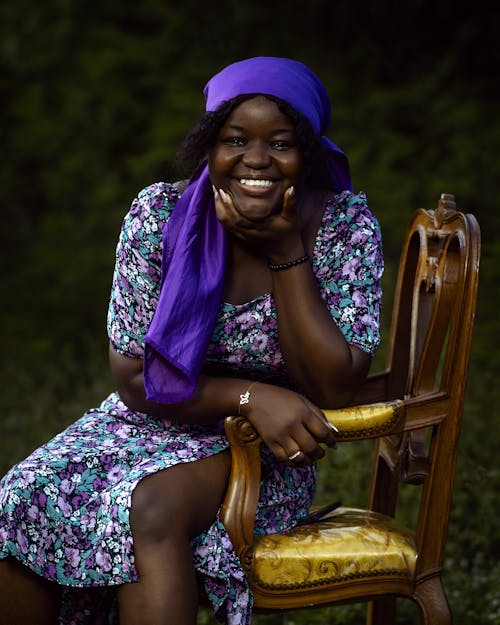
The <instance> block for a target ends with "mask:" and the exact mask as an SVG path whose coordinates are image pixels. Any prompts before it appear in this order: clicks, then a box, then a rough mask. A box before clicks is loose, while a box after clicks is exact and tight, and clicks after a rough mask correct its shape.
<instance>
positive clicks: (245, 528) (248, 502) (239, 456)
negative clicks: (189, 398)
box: [220, 416, 262, 570]
mask: <svg viewBox="0 0 500 625" xmlns="http://www.w3.org/2000/svg"><path fill="white" fill-rule="evenodd" d="M224 426H225V429H226V435H227V438H228V440H229V443H230V445H231V472H230V475H229V483H228V488H227V491H226V496H225V498H224V501H223V503H222V508H221V514H220V518H221V521H222V523H223V525H224V527H225V528H226V530H227V533H228V534H229V537H230V538H231V541H232V543H233V546H234V548H235V550H236V553H237V554H238V557H239V558H240V560H241V563H242V564H243V568H244V569H245V570H247V568H248V567H249V566H250V561H249V559H251V554H252V550H253V540H254V538H253V536H254V524H255V513H256V511H257V503H258V501H259V494H260V477H261V465H260V445H261V443H262V439H261V438H260V436H259V434H258V433H257V430H255V428H254V427H253V425H252V424H251V423H250V421H248V419H246V418H245V417H242V416H239V417H227V418H226V419H225V422H224Z"/></svg>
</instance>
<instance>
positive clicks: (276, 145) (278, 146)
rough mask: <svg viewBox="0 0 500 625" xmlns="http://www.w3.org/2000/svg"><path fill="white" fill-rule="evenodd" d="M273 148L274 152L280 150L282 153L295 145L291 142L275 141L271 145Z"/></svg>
mask: <svg viewBox="0 0 500 625" xmlns="http://www.w3.org/2000/svg"><path fill="white" fill-rule="evenodd" d="M271 146H272V147H273V149H274V150H279V151H280V152H282V151H285V150H289V149H290V148H291V147H293V144H292V143H290V142H289V141H273V142H272V143H271Z"/></svg>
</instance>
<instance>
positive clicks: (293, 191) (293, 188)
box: [290, 185, 295, 197]
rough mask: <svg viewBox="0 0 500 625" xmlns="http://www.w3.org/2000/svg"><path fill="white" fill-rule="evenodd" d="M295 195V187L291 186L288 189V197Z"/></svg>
mask: <svg viewBox="0 0 500 625" xmlns="http://www.w3.org/2000/svg"><path fill="white" fill-rule="evenodd" d="M294 195H295V187H294V186H293V185H292V186H291V187H290V197H293V196H294Z"/></svg>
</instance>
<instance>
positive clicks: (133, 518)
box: [118, 452, 231, 625]
mask: <svg viewBox="0 0 500 625" xmlns="http://www.w3.org/2000/svg"><path fill="white" fill-rule="evenodd" d="M230 463H231V460H230V455H229V452H224V453H220V454H217V455H215V456H211V457H210V458H205V459H204V460H197V461H194V462H188V463H185V464H179V465H176V466H174V467H171V468H169V469H166V470H163V471H160V472H158V473H155V474H154V475H151V476H149V477H146V478H144V480H142V481H141V482H140V483H139V484H138V485H137V487H136V488H135V490H134V493H133V495H132V507H131V512H130V524H131V528H132V536H133V539H134V554H135V563H136V567H137V570H138V572H139V575H140V581H139V582H137V583H131V584H125V585H123V586H122V587H121V588H120V589H119V591H118V604H119V611H120V625H195V623H196V614H197V610H198V588H197V584H196V577H195V571H194V567H193V560H192V552H191V548H190V543H189V541H190V540H191V539H192V538H194V537H195V536H197V535H198V534H200V533H201V532H202V531H203V530H205V529H207V528H208V527H210V525H211V524H212V523H213V522H214V520H215V517H216V515H217V511H218V509H219V507H220V504H221V503H222V499H223V497H224V493H225V491H226V487H227V479H228V475H229V469H230Z"/></svg>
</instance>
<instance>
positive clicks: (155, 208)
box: [129, 182, 181, 220]
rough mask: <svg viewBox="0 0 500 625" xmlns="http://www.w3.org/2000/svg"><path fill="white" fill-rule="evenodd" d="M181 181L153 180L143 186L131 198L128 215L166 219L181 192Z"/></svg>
mask: <svg viewBox="0 0 500 625" xmlns="http://www.w3.org/2000/svg"><path fill="white" fill-rule="evenodd" d="M180 185H181V183H177V182H173V183H172V182H154V183H153V184H150V185H148V186H147V187H144V189H142V190H141V191H139V193H138V194H137V197H136V198H135V199H134V200H133V202H132V205H131V207H130V211H129V215H131V216H141V217H142V218H144V219H145V218H147V217H149V216H150V215H154V216H156V217H158V218H163V219H167V220H168V217H170V213H171V212H172V210H173V209H174V207H175V205H176V204H177V200H178V199H179V197H180V194H181V186H180Z"/></svg>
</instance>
